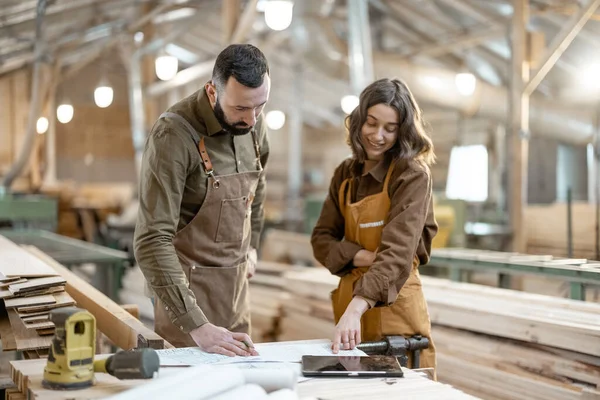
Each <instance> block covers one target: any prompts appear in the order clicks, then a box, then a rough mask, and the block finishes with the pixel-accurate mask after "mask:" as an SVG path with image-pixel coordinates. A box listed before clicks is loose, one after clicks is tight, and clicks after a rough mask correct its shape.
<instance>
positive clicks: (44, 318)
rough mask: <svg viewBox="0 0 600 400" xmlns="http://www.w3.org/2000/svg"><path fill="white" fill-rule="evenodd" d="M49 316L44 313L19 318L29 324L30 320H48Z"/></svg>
mask: <svg viewBox="0 0 600 400" xmlns="http://www.w3.org/2000/svg"><path fill="white" fill-rule="evenodd" d="M19 316H20V314H19ZM49 317H50V315H49V314H44V315H36V316H33V317H26V318H21V320H23V322H25V324H29V323H32V322H40V321H48V318H49Z"/></svg>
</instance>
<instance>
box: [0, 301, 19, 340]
mask: <svg viewBox="0 0 600 400" xmlns="http://www.w3.org/2000/svg"><path fill="white" fill-rule="evenodd" d="M0 339H1V340H2V350H4V351H13V350H16V349H17V342H16V340H15V335H14V333H13V330H12V328H11V326H10V320H9V318H8V313H7V312H6V308H5V307H0Z"/></svg>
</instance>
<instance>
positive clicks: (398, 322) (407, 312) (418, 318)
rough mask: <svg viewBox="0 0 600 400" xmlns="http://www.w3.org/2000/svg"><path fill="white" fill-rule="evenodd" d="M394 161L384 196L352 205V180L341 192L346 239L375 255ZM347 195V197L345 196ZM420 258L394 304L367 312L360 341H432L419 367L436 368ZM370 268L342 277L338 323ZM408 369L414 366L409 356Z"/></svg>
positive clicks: (336, 297) (334, 297) (387, 206)
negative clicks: (419, 337)
mask: <svg viewBox="0 0 600 400" xmlns="http://www.w3.org/2000/svg"><path fill="white" fill-rule="evenodd" d="M394 164H395V163H394V162H392V164H391V165H390V168H389V170H388V172H387V174H386V177H385V182H384V185H383V190H382V191H381V193H378V194H374V195H371V196H367V197H365V198H364V199H362V200H361V201H358V202H356V203H352V204H351V202H350V193H352V179H351V178H350V179H346V180H345V181H344V182H342V185H341V186H340V191H339V199H340V200H339V201H340V210H341V212H342V215H343V216H344V219H345V240H347V241H350V242H354V243H357V244H359V245H360V246H362V247H363V248H364V249H366V250H368V251H372V252H375V251H376V250H377V248H378V247H379V244H380V242H381V234H382V232H383V228H384V227H385V224H386V223H387V217H388V213H389V210H390V197H389V195H388V183H389V180H390V175H391V171H392V169H393V166H394ZM346 193H348V196H346ZM418 266H419V259H418V258H417V257H415V258H414V260H413V264H412V271H411V273H410V276H409V278H408V280H407V281H406V283H405V284H404V286H403V287H402V289H401V290H400V293H399V294H398V297H397V299H396V301H395V302H394V304H392V305H391V306H386V307H374V308H372V309H370V310H368V311H367V312H365V313H364V314H363V316H362V319H361V340H362V341H363V342H365V341H373V340H381V339H382V338H383V337H384V336H388V335H402V336H405V337H410V336H413V335H416V334H419V335H422V336H425V337H427V338H429V343H430V345H429V348H428V349H426V350H424V351H422V352H421V357H420V365H419V367H420V368H435V347H434V345H433V341H432V340H431V322H430V319H429V312H428V310H427V303H426V302H425V297H424V296H423V290H422V287H421V279H420V278H419V271H418ZM368 269H369V267H361V268H354V269H353V270H352V272H351V273H349V274H348V275H345V276H343V277H342V278H341V280H340V283H339V286H338V288H337V289H336V290H334V291H333V293H332V303H333V313H334V316H335V323H336V324H337V323H338V321H339V320H340V318H341V317H342V315H343V314H344V311H346V307H348V304H350V301H351V300H352V297H353V292H354V284H355V283H356V281H358V280H359V279H360V277H361V276H363V275H364V274H365V273H366V272H367V271H368ZM408 366H409V367H411V366H412V359H411V357H410V355H409V361H408Z"/></svg>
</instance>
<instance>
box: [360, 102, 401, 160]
mask: <svg viewBox="0 0 600 400" xmlns="http://www.w3.org/2000/svg"><path fill="white" fill-rule="evenodd" d="M399 123H400V121H399V118H398V113H397V112H396V110H395V109H393V108H392V107H390V106H388V105H387V104H382V103H381V104H376V105H374V106H372V107H370V108H369V109H368V110H367V119H366V121H365V123H364V124H363V126H362V129H361V143H362V145H363V147H364V149H365V152H366V153H367V159H369V160H374V161H379V160H381V159H383V156H384V155H385V153H386V151H388V150H389V149H391V148H392V147H393V146H394V143H396V140H397V139H398V126H399Z"/></svg>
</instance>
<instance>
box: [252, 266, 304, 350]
mask: <svg viewBox="0 0 600 400" xmlns="http://www.w3.org/2000/svg"><path fill="white" fill-rule="evenodd" d="M293 268H294V267H292V266H290V265H287V264H278V263H274V262H269V261H262V260H261V261H259V262H258V265H257V266H256V272H255V274H254V277H252V279H250V310H251V313H252V315H251V318H252V340H253V341H255V342H257V343H262V342H275V341H277V340H278V338H279V334H280V331H281V316H282V313H283V303H284V302H285V301H287V300H288V299H289V298H290V294H289V293H288V292H287V291H286V290H285V279H284V278H283V274H284V273H285V272H286V271H290V270H292V269H293Z"/></svg>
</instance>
